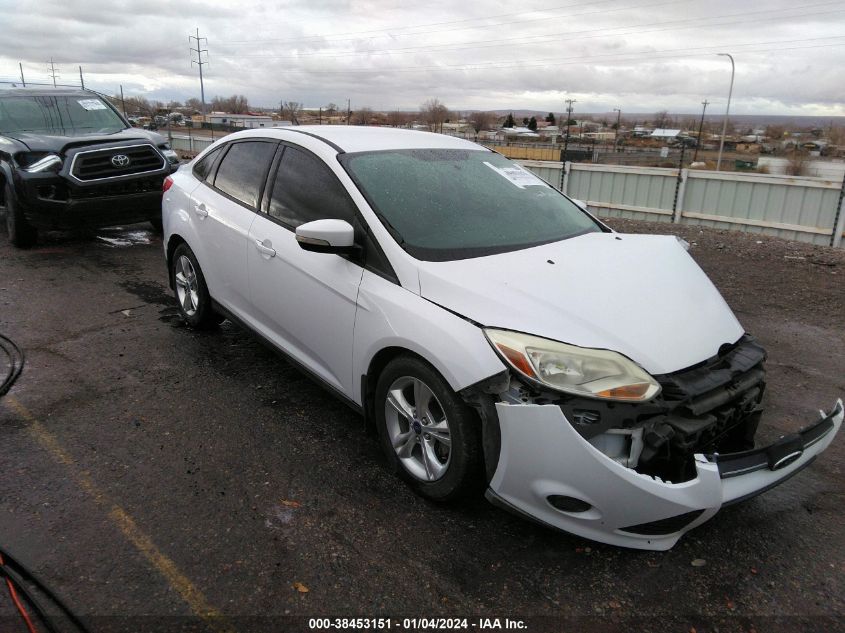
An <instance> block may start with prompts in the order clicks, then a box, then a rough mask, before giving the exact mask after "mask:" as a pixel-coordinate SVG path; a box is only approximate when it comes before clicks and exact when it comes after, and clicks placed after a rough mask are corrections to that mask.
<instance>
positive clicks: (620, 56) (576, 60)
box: [291, 36, 845, 75]
mask: <svg viewBox="0 0 845 633" xmlns="http://www.w3.org/2000/svg"><path fill="white" fill-rule="evenodd" d="M832 37H840V38H841V37H845V36H832ZM822 39H830V38H822ZM790 41H799V42H806V41H808V40H807V39H804V38H802V39H800V40H790ZM769 43H771V44H777V43H783V42H778V41H773V42H757V43H753V44H734V45H729V44H720V45H718V46H715V45H714V46H707V47H698V48H677V49H664V50H648V51H636V52H633V53H609V54H605V55H588V56H582V57H567V58H566V60H567V61H553V60H549V61H544V62H541V63H528V62H529V61H536V60H522V61H514V60H512V61H507V62H484V63H478V64H466V65H455V66H442V65H441V66H406V67H392V68H375V69H356V68H352V69H339V70H311V69H309V68H299V69H291V70H295V71H296V70H298V71H300V72H305V73H309V74H321V75H322V74H325V75H337V74H341V75H345V74H384V73H393V72H403V73H404V72H414V73H415V72H419V71H421V70H426V71H429V72H455V71H461V70H489V69H503V68H531V67H533V68H537V67H546V66H569V65H573V64H583V63H584V62H585V61H590V60H595V59H599V58H602V59H601V63H614V62H621V63H625V62H635V61H639V60H642V61H646V62H652V61H656V60H663V59H677V58H681V57H700V56H701V55H703V54H706V53H710V52H711V51H713V50H722V49H724V48H730V47H731V46H733V47H734V48H736V47H740V46H760V45H763V44H769ZM833 46H845V42H839V43H834V44H817V45H811V46H793V47H788V48H787V47H777V48H763V49H756V50H748V51H744V52H746V53H768V52H772V51H778V52H779V51H792V50H802V49H810V48H828V47H833ZM692 51H697V52H692ZM661 55H662V56H661ZM667 55H668V57H667ZM614 58H617V59H614ZM556 59H558V60H559V59H560V58H556Z"/></svg>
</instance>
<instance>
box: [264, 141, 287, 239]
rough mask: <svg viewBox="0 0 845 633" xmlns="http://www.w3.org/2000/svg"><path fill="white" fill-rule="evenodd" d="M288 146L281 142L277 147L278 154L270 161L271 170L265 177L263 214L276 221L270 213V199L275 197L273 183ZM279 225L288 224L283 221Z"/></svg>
mask: <svg viewBox="0 0 845 633" xmlns="http://www.w3.org/2000/svg"><path fill="white" fill-rule="evenodd" d="M286 147H287V146H286V145H285V144H284V143H279V146H278V147H277V148H276V155H275V156H273V160H271V161H270V171H269V172H267V178H265V179H264V190H263V193H262V195H261V205H260V209H261V214H262V215H265V216H267V218H268V219H270V220H274V221H275V220H276V218H274V217H273V216H271V215H270V199H271V198H272V197H273V185H274V184H275V182H276V175H277V174H278V173H279V165H281V164H282V156H284V153H285V148H286ZM279 225H280V226H286V225H285V224H282V222H279Z"/></svg>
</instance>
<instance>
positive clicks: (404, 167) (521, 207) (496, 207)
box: [341, 149, 602, 261]
mask: <svg viewBox="0 0 845 633" xmlns="http://www.w3.org/2000/svg"><path fill="white" fill-rule="evenodd" d="M341 160H342V162H343V165H344V166H345V167H346V169H347V171H348V172H349V173H350V175H351V176H352V178H353V179H354V180H355V183H356V184H357V185H358V187H359V188H360V189H361V191H362V193H363V194H364V196H365V197H366V198H367V200H368V202H369V203H370V205H371V206H372V207H373V208H374V210H375V211H376V213H378V214H379V216H380V218H381V220H382V222H384V223H385V225H386V226H387V228H388V229H389V230H390V231H391V233H392V234H393V236H394V237H395V238H396V240H397V241H398V242H399V243H400V244H401V245H402V247H403V248H404V249H405V250H407V251H408V252H409V253H410V254H411V255H413V256H414V257H416V258H417V259H423V260H429V261H447V260H453V259H465V258H468V257H479V256H483V255H492V254H495V253H503V252H507V251H512V250H518V249H521V248H528V247H531V246H537V245H539V244H545V243H548V242H556V241H559V240H563V239H566V238H569V237H574V236H576V235H581V234H583V233H589V232H594V231H601V230H602V229H601V227H600V226H599V225H598V224H597V223H596V222H595V221H594V220H593V219H592V218H591V217H590V216H589V215H588V214H586V213H584V212H583V211H582V210H581V209H579V208H578V207H576V206H575V205H574V204H573V203H572V202H570V201H569V200H568V199H567V198H566V197H564V196H563V195H561V194H560V193H559V192H558V191H557V190H556V189H554V188H553V187H550V186H549V185H548V184H546V183H545V182H543V181H542V180H540V179H539V178H537V177H536V176H535V175H534V174H532V173H531V172H529V171H527V170H525V169H523V168H522V167H520V166H519V165H517V164H515V163H512V162H511V161H509V160H508V159H506V158H504V157H503V156H500V155H499V154H495V153H493V152H488V151H484V150H451V149H450V150H445V149H416V150H401V151H380V152H362V153H358V154H346V155H343V156H342V157H341Z"/></svg>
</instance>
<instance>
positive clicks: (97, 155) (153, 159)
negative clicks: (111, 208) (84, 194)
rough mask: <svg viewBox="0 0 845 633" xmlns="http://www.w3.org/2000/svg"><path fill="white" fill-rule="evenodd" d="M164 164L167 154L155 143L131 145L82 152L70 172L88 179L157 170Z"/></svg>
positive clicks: (80, 177)
mask: <svg viewBox="0 0 845 633" xmlns="http://www.w3.org/2000/svg"><path fill="white" fill-rule="evenodd" d="M164 165H165V160H164V157H163V156H162V155H161V154H159V152H158V151H157V150H156V148H155V147H153V146H152V145H149V144H144V145H131V146H129V147H110V148H108V149H95V150H89V151H87V152H79V153H77V154H76V156H74V158H73V164H72V165H71V168H70V173H71V175H72V176H73V177H75V178H76V179H77V180H81V181H86V182H87V181H91V180H105V179H108V178H117V177H120V176H131V175H133V174H143V173H147V172H151V171H158V170H159V169H162V168H164Z"/></svg>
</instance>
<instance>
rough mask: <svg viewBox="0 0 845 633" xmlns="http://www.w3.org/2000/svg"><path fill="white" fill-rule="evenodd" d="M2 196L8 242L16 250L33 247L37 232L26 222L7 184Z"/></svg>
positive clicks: (15, 197)
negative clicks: (4, 206) (4, 205)
mask: <svg viewBox="0 0 845 633" xmlns="http://www.w3.org/2000/svg"><path fill="white" fill-rule="evenodd" d="M3 195H4V200H5V204H6V230H7V232H8V235H9V241H10V242H11V243H12V244H14V245H15V246H17V247H18V248H29V247H30V246H33V245H34V244H35V242H36V241H37V240H38V231H36V230H35V228H33V227H32V226H30V224H29V222H27V221H26V218H25V217H24V215H23V211H22V210H21V206H20V204H19V203H18V200H17V196H16V195H15V192H14V190H13V189H12V186H11V185H10V184H9V183H6V187H5V189H4V192H3Z"/></svg>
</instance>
